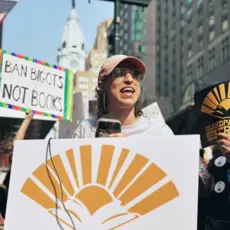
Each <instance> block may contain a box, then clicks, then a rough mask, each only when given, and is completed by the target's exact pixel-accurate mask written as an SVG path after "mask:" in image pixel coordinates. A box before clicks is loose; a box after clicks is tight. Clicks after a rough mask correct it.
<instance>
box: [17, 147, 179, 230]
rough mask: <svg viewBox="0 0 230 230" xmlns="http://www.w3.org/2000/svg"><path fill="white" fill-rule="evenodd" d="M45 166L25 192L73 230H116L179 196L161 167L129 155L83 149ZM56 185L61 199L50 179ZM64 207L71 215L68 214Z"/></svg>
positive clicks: (117, 150) (28, 182) (27, 183)
mask: <svg viewBox="0 0 230 230" xmlns="http://www.w3.org/2000/svg"><path fill="white" fill-rule="evenodd" d="M52 161H53V163H54V165H55V168H56V170H57V172H58V175H59V177H60V180H61V182H62V188H63V191H62V193H63V194H62V195H61V186H60V184H59V183H58V178H57V175H56V173H55V169H54V167H53V164H52V162H51V160H49V161H48V165H47V166H46V165H45V164H42V165H40V166H39V167H38V168H37V169H36V170H35V171H34V172H33V173H32V175H31V176H30V177H29V178H28V179H27V180H26V181H25V183H24V185H23V187H22V189H21V192H22V193H23V194H24V195H26V196H27V197H29V198H30V199H32V200H33V201H34V202H36V203H37V204H39V205H40V206H42V207H43V208H44V209H46V210H47V212H48V213H50V214H51V215H53V216H55V215H56V214H55V211H56V205H57V207H58V216H55V217H57V218H58V219H59V220H60V221H61V223H62V224H64V225H65V226H66V227H67V228H68V229H73V227H72V224H71V221H70V218H69V217H68V215H67V214H68V213H69V215H71V217H72V220H73V221H74V224H75V227H76V229H83V228H84V229H85V228H87V225H88V224H89V223H90V224H91V226H92V223H93V226H94V229H103V230H104V229H105V230H109V229H117V228H118V227H120V226H123V225H126V224H129V223H130V222H132V221H133V220H135V219H137V218H140V217H141V216H143V215H145V214H147V213H149V212H151V211H153V210H155V209H157V208H159V207H160V206H162V205H164V204H166V203H167V202H169V201H171V200H173V199H175V198H176V197H178V196H179V192H178V190H177V188H176V186H175V184H174V183H173V182H172V181H171V180H169V179H168V177H167V174H166V173H165V172H164V171H162V170H161V169H160V168H159V167H158V166H157V165H156V164H154V163H153V162H151V161H150V160H148V159H147V158H145V157H144V156H142V155H140V154H138V153H133V152H132V151H131V150H130V149H126V148H116V147H115V146H113V145H101V146H100V147H94V146H91V145H83V146H80V147H79V148H77V149H68V150H67V151H65V152H64V153H62V154H58V155H55V156H54V157H52ZM47 169H48V170H49V172H50V173H49V174H50V176H51V179H52V181H53V183H54V185H55V188H56V189H55V190H56V194H57V197H55V193H54V189H53V187H52V184H51V181H50V179H49V177H48V173H47ZM62 202H63V203H64V204H65V207H66V209H67V210H68V213H67V212H66V211H65V210H64V208H63V204H62Z"/></svg>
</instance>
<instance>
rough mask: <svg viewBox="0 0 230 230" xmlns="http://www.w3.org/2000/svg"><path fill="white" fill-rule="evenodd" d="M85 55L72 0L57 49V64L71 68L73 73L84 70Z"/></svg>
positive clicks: (81, 34)
mask: <svg viewBox="0 0 230 230" xmlns="http://www.w3.org/2000/svg"><path fill="white" fill-rule="evenodd" d="M85 57H86V53H85V44H84V36H83V32H82V30H81V27H80V24H79V20H78V16H77V12H76V9H75V0H72V8H71V10H70V13H69V16H68V21H67V23H66V25H65V27H64V33H63V35H62V42H61V47H60V48H59V49H58V58H57V59H58V65H60V66H62V67H64V68H68V69H70V70H72V72H73V73H74V74H75V73H76V72H77V71H83V70H85Z"/></svg>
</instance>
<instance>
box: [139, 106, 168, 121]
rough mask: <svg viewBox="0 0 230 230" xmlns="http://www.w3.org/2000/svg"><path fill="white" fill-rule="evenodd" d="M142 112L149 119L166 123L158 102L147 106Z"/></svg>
mask: <svg viewBox="0 0 230 230" xmlns="http://www.w3.org/2000/svg"><path fill="white" fill-rule="evenodd" d="M142 111H143V115H144V116H145V117H147V118H150V119H154V118H159V119H161V120H162V121H165V120H164V117H163V115H162V113H161V110H160V108H159V106H158V103H157V102H154V103H152V104H150V105H148V106H146V107H145V108H143V109H142Z"/></svg>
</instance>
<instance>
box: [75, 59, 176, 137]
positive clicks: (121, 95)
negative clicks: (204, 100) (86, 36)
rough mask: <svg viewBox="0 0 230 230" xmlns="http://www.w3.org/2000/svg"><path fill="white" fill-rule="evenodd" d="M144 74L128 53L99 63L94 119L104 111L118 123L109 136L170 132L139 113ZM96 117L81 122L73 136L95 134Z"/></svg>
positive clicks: (103, 113)
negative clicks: (96, 110) (120, 125)
mask: <svg viewBox="0 0 230 230" xmlns="http://www.w3.org/2000/svg"><path fill="white" fill-rule="evenodd" d="M144 74H145V65H144V63H143V62H142V61H141V60H139V59H138V58H136V57H131V56H125V55H114V56H112V57H110V58H108V59H107V60H106V61H105V62H104V63H103V65H102V66H101V69H100V72H99V75H98V87H97V89H96V93H97V102H98V105H97V109H98V116H97V119H98V118H100V117H102V116H103V115H105V114H107V115H109V116H110V117H111V118H113V119H117V120H119V121H120V122H121V124H122V131H121V133H116V134H111V135H110V137H121V136H137V135H139V136H140V135H142V136H159V135H173V133H172V131H171V130H170V128H169V127H168V126H167V125H166V124H165V123H164V122H162V120H160V119H158V118H156V119H148V118H145V117H143V116H142V111H141V108H142V102H143V95H142V93H143V92H142V91H143V90H142V87H141V85H142V81H143V78H144ZM97 119H89V120H85V121H82V122H81V123H80V124H79V125H78V127H77V129H76V130H75V132H74V136H73V137H74V138H87V137H88V138H89V137H95V132H96V124H97Z"/></svg>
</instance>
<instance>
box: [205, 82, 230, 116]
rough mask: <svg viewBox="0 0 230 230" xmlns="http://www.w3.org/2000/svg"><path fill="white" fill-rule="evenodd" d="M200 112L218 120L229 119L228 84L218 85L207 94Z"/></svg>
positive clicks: (229, 85)
mask: <svg viewBox="0 0 230 230" xmlns="http://www.w3.org/2000/svg"><path fill="white" fill-rule="evenodd" d="M201 112H203V113H207V114H209V115H212V116H214V117H218V118H222V119H223V118H230V82H229V83H228V84H224V83H223V84H220V85H218V86H217V87H215V88H214V89H213V90H212V91H210V92H209V93H208V95H207V96H206V98H205V99H204V101H203V104H202V107H201Z"/></svg>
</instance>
